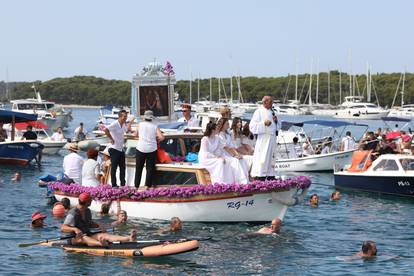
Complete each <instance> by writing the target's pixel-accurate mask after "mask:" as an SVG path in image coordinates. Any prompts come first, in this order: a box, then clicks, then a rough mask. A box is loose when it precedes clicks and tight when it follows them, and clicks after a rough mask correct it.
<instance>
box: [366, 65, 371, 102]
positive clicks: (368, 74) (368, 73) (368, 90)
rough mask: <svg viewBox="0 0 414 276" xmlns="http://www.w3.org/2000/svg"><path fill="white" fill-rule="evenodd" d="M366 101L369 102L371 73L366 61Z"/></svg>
mask: <svg viewBox="0 0 414 276" xmlns="http://www.w3.org/2000/svg"><path fill="white" fill-rule="evenodd" d="M367 102H371V74H370V71H369V64H368V63H367Z"/></svg>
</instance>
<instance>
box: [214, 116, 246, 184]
mask: <svg viewBox="0 0 414 276" xmlns="http://www.w3.org/2000/svg"><path fill="white" fill-rule="evenodd" d="M229 128H230V125H229V120H228V119H227V118H220V119H219V120H218V122H217V129H218V131H220V132H219V137H220V140H221V143H222V147H223V155H224V158H225V159H226V162H228V163H229V164H230V166H231V167H232V169H233V172H234V175H235V179H234V182H236V183H241V184H245V183H248V182H249V164H248V162H247V161H246V160H245V159H244V158H243V156H242V155H240V154H239V153H238V151H237V149H236V147H235V145H234V144H233V142H232V139H231V136H230V134H229V133H228V129H229Z"/></svg>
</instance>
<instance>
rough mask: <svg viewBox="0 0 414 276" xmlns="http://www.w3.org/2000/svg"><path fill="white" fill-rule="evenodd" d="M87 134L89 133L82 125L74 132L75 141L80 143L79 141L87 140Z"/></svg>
mask: <svg viewBox="0 0 414 276" xmlns="http://www.w3.org/2000/svg"><path fill="white" fill-rule="evenodd" d="M87 133H88V131H87V130H86V129H85V127H84V126H83V123H80V124H79V126H78V127H77V128H76V129H75V131H74V134H75V141H77V142H79V141H83V140H85V139H86V134H87Z"/></svg>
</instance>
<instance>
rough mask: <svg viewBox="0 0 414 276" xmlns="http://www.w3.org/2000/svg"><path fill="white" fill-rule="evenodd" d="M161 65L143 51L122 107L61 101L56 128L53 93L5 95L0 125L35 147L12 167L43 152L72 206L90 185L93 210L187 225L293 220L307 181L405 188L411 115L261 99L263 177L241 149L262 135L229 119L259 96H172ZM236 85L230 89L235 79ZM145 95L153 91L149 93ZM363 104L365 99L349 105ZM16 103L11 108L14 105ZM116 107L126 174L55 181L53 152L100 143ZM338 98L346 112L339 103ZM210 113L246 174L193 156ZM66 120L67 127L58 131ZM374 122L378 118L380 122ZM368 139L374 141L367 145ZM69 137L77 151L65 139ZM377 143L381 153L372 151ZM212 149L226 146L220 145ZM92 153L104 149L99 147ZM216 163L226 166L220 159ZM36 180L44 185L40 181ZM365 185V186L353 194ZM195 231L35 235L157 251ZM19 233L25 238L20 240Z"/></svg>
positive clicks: (347, 188) (346, 190) (346, 188)
mask: <svg viewBox="0 0 414 276" xmlns="http://www.w3.org/2000/svg"><path fill="white" fill-rule="evenodd" d="M170 66H171V65H170ZM166 67H168V66H162V65H161V64H160V63H157V62H155V61H154V62H152V63H150V64H149V65H147V66H146V67H145V69H144V71H143V72H140V73H137V74H135V75H134V76H133V81H132V91H131V99H132V101H133V102H132V105H131V107H130V108H125V107H113V106H105V107H102V108H101V109H91V110H89V109H88V110H85V111H81V109H75V110H74V111H71V112H69V113H65V114H67V115H68V116H67V118H70V117H72V116H73V117H74V118H75V120H74V122H72V123H71V122H70V119H68V121H67V123H66V124H67V125H66V126H65V125H64V124H62V123H63V121H60V122H61V123H59V124H58V125H55V127H56V126H58V127H61V131H60V132H59V131H57V129H56V128H53V127H51V124H50V121H48V117H50V116H49V115H47V114H50V115H51V117H53V115H52V114H54V113H53V109H49V108H48V104H52V103H53V102H48V101H44V100H42V99H40V100H39V99H37V100H14V101H13V105H12V106H13V110H4V111H3V112H4V115H2V116H0V117H1V118H2V120H3V122H4V123H5V124H6V125H5V127H4V129H5V131H6V132H7V133H8V134H9V137H14V138H15V139H17V140H19V141H18V142H17V143H26V144H27V145H29V146H30V147H32V148H35V149H38V151H37V152H35V153H34V155H33V157H24V158H23V159H24V160H27V161H25V162H20V161H19V162H18V164H22V165H23V164H27V163H29V162H30V161H31V160H35V161H36V163H34V161H33V162H32V165H30V164H29V165H28V166H27V167H25V168H22V169H24V170H33V168H34V166H33V165H35V164H36V166H39V167H44V164H49V161H48V159H51V160H56V161H57V162H56V161H53V162H56V165H54V166H51V167H49V166H47V169H46V173H48V174H49V176H46V177H45V176H42V177H41V179H42V181H41V183H42V185H41V186H47V187H48V193H49V197H50V196H51V197H52V198H54V199H55V200H57V201H62V200H63V199H68V200H69V202H70V205H71V206H72V208H76V206H77V204H78V200H79V199H78V198H80V197H81V195H82V194H85V193H87V194H89V195H90V196H91V197H92V200H91V205H90V209H91V210H92V211H93V213H94V214H100V213H101V211H102V209H103V207H104V206H107V208H108V210H109V212H110V213H116V212H119V210H121V209H122V210H123V211H124V212H125V213H127V214H128V217H129V218H130V219H131V220H132V221H134V222H135V223H137V222H138V223H140V221H142V222H143V223H149V224H151V222H153V223H155V224H157V225H158V224H163V223H164V222H165V221H169V220H170V219H171V218H174V217H178V218H179V219H180V220H181V221H182V222H183V223H184V224H185V225H189V227H190V228H192V227H193V226H192V224H194V223H195V224H197V223H199V224H202V225H206V227H209V226H208V225H211V224H213V225H216V224H217V223H219V224H217V225H218V226H214V227H217V231H221V229H227V230H225V231H228V230H229V229H228V226H226V224H228V223H232V224H234V223H236V224H241V223H254V224H263V223H267V222H269V221H272V220H274V219H276V218H277V219H279V220H281V221H284V223H285V222H286V221H287V223H291V224H292V225H291V226H290V227H293V228H294V227H299V225H300V223H299V222H298V221H295V219H293V218H294V216H299V217H301V216H303V214H301V213H300V212H304V208H305V209H308V208H310V206H309V205H308V204H307V203H306V201H307V200H308V198H309V197H310V195H311V194H313V193H314V192H316V191H318V193H320V194H322V195H323V194H324V192H325V193H326V191H330V190H332V189H333V190H334V191H341V192H343V195H342V196H343V197H344V198H346V199H341V200H346V201H347V202H348V203H347V204H349V203H350V202H352V195H353V193H357V194H358V193H360V192H363V193H364V192H369V193H374V194H378V193H380V194H391V195H393V196H397V197H398V196H404V197H412V196H413V194H414V193H413V191H411V186H412V184H411V176H410V171H411V167H412V166H411V165H412V164H414V159H413V160H411V159H412V158H411V156H412V155H411V140H412V135H411V130H410V129H409V127H410V124H411V118H407V116H404V118H402V117H401V118H400V117H387V115H388V114H389V113H390V111H389V110H386V109H382V108H379V107H377V106H375V105H373V104H370V103H368V102H363V97H362V96H346V97H345V98H344V103H343V104H342V106H341V107H339V108H337V109H334V108H332V106H328V105H321V104H319V105H318V104H315V105H313V106H312V108H309V106H306V105H303V104H300V103H299V102H298V101H295V100H291V101H289V102H288V103H287V104H283V103H281V102H280V101H278V100H277V99H273V100H274V101H272V102H271V104H270V107H269V109H268V110H269V112H270V113H272V116H274V117H273V118H277V119H272V120H274V124H275V127H277V128H276V129H277V136H275V145H274V149H273V150H272V152H271V154H270V159H269V161H268V162H270V165H271V171H272V172H271V174H269V175H270V177H264V178H263V177H256V176H254V175H252V166H254V164H255V162H262V161H258V160H262V158H261V157H257V158H258V159H256V160H255V157H254V155H250V154H252V152H250V151H247V152H246V151H244V150H246V149H249V148H250V149H251V150H253V151H254V150H257V149H256V146H257V143H259V145H262V144H263V142H257V139H258V135H257V134H255V135H254V134H252V132H251V131H252V130H253V128H250V134H248V133H247V134H243V135H244V136H240V137H239V136H237V135H241V132H240V134H237V133H238V132H236V131H235V130H234V129H235V127H236V126H237V124H239V125H238V126H237V127H238V128H239V129H240V131H241V130H242V128H243V127H245V126H246V125H247V128H245V129H247V130H249V124H253V123H252V120H253V121H254V120H255V119H254V116H257V113H258V112H256V111H257V110H260V109H261V108H263V106H265V104H266V99H265V98H266V97H265V98H264V100H263V101H262V102H258V103H243V102H242V101H239V100H240V99H242V98H243V96H242V95H241V94H240V96H237V98H239V100H236V101H225V100H221V101H219V102H218V103H217V104H216V103H214V102H212V101H197V102H195V103H194V104H190V103H185V102H181V103H180V102H178V101H176V100H177V97H174V95H175V94H176V93H177V92H176V91H175V87H174V86H175V84H176V80H175V76H174V74H169V73H168V72H166V71H165V68H166ZM238 93H241V90H240V91H239V92H238ZM151 95H152V96H154V95H155V96H154V97H153V98H151V97H152V96H151ZM39 98H40V96H39ZM152 101H153V102H154V103H152ZM35 103H36V104H38V103H41V105H42V107H38V106H36V107H34V104H35ZM29 104H32V105H33V106H31V107H30V108H29V107H28V108H26V107H27V106H25V105H29ZM53 104H54V103H53ZM362 106H364V107H363V108H365V109H359V108H362ZM16 108H19V110H18V111H17V110H14V109H16ZM371 108H372V109H371ZM184 109H186V110H189V111H190V114H191V115H190V116H191V118H194V121H192V123H191V126H190V121H189V119H187V118H186V117H185V116H187V115H186V113H185V112H184V113H182V112H181V111H183V110H184ZM29 110H30V111H33V112H29ZM41 110H43V111H44V112H41ZM124 110H126V112H127V114H128V115H127V117H126V122H127V123H131V132H128V133H126V134H125V136H124V143H123V151H124V152H125V160H126V161H125V163H126V168H125V179H126V185H125V186H122V187H111V185H110V184H111V182H112V179H111V173H110V171H106V173H105V181H104V182H102V184H99V185H98V186H91V185H89V184H88V183H87V182H83V181H82V183H70V182H67V181H66V180H67V179H68V178H69V177H68V176H67V175H66V176H63V178H62V176H59V174H61V171H62V157H63V156H67V155H69V154H72V153H73V152H76V153H77V152H78V151H79V150H80V152H79V154H80V155H81V156H82V155H84V154H85V153H82V152H89V150H90V149H99V150H100V151H101V152H104V151H105V149H106V150H107V148H109V147H110V145H111V138H110V137H107V133H106V131H105V130H106V129H107V128H109V126H110V125H111V124H113V123H114V122H115V123H116V122H117V121H118V119H119V116H120V114H121V113H122V112H125V111H124ZM148 110H151V112H152V113H151V114H157V116H154V121H155V123H156V125H157V126H158V127H159V129H160V130H161V131H162V133H163V140H162V141H159V145H158V150H157V151H158V157H157V158H158V163H157V164H156V165H155V174H154V175H153V176H152V182H153V185H154V187H151V188H149V187H147V186H146V184H147V183H146V175H147V174H148V171H147V168H145V167H144V168H143V172H142V177H141V180H140V181H139V184H138V186H137V184H136V181H135V176H136V170H137V160H138V159H136V153H137V147H138V144H139V137H137V133H139V124H140V123H141V122H143V121H145V119H144V118H145V116H147V115H146V113H145V112H146V111H148ZM320 110H325V111H326V113H324V114H321V115H312V114H313V112H314V111H315V112H316V113H315V114H320V113H318V112H320ZM344 110H346V111H344ZM349 110H353V111H352V112H354V111H355V113H352V112H351V113H350V112H349ZM64 112H66V111H64ZM77 112H81V114H82V113H85V112H87V114H92V113H93V112H95V117H93V116H92V117H91V116H90V115H87V116H84V115H78V116H79V117H77ZM260 112H261V111H260ZM330 112H331V113H330ZM341 112H343V113H341ZM270 113H269V114H270ZM44 114H46V116H45V115H44ZM255 114H256V115H255ZM327 114H330V115H327ZM341 114H342V115H341ZM262 115H263V114H262ZM262 115H261V116H262ZM56 116H57V115H56ZM182 116H183V117H182ZM276 116H277V117H276ZM180 117H182V118H183V119H180ZM45 118H46V119H45ZM55 118H56V117H55ZM85 118H88V119H85ZM223 118H224V119H223ZM220 121H222V122H223V121H225V122H226V121H227V122H228V124H229V126H232V127H231V128H229V130H227V132H228V135H229V137H233V138H231V139H235V140H234V142H233V143H234V147H235V149H236V152H238V150H240V155H241V156H242V159H243V160H245V162H247V164H248V170H249V171H248V172H247V174H248V181H247V183H237V182H227V183H226V182H214V181H213V176H212V174H214V173H216V172H215V171H212V169H211V168H210V167H206V166H204V165H203V163H200V159H199V158H200V154H201V152H198V151H197V150H194V148H197V146H198V147H199V145H200V144H201V143H202V140H203V137H205V132H206V129H208V128H209V127H210V126H211V124H212V122H216V123H218V125H220ZM54 122H56V121H54ZM194 122H196V123H194ZM237 122H239V123H237ZM9 124H10V125H9ZM71 124H72V125H71ZM397 125H398V129H397ZM28 127H31V129H33V130H34V131H35V132H36V134H37V139H36V141H34V140H30V139H29V140H27V139H26V140H24V138H21V137H23V134H24V132H25V130H26V132H27V131H28ZM65 128H69V131H67V130H65ZM217 128H218V127H217ZM378 128H381V131H380V132H378ZM374 131H375V135H374V136H372V137H374V138H372V137H371V135H372V134H371V132H372V133H373V132H374ZM79 132H83V134H84V135H80V134H79ZM219 134H220V132H217V135H219ZM259 135H260V132H259ZM56 137H59V139H56ZM237 137H239V138H237ZM371 138H372V139H371ZM22 139H23V140H22ZM236 139H239V140H236ZM370 139H371V140H370ZM4 143H9V145H7V147H9V148H10V147H13V145H11V144H10V143H16V142H14V141H10V142H4ZM374 143H375V144H376V146H375V147H371V146H370V145H372V144H374ZM34 145H37V147H34ZM74 145H75V146H76V151H74V150H73V149H74V148H75V146H74ZM19 146H20V144H19ZM363 148H364V149H363ZM365 148H366V149H365ZM389 148H392V151H393V152H394V153H395V154H389V151H390V149H389ZM40 149H43V154H40V152H41V151H40ZM242 149H243V150H242ZM24 151H25V152H26V151H27V150H24ZM383 151H384V152H385V151H387V154H382V152H383ZM71 152H72V153H71ZM378 152H380V153H381V154H380V155H378ZM0 154H1V153H0ZM13 154H16V156H15V157H12V158H20V157H18V156H17V151H16V152H14V151H13ZM160 154H161V155H160ZM222 154H225V151H223V152H222ZM361 154H362V155H363V157H361V156H362V155H361ZM364 154H365V155H364ZM4 155H5V156H4V160H7V158H10V156H9V153H7V154H4ZM197 156H198V158H197ZM235 156H236V155H234V156H231V157H226V158H228V159H227V160H228V161H227V162H230V163H232V162H233V161H234V160H233V159H231V158H235ZM100 158H103V155H102V154H101V157H100ZM160 158H161V159H160ZM1 159H2V157H1V156H0V160H1ZM232 160H233V161H232ZM240 160H241V159H240ZM358 161H359V162H358ZM6 163H8V161H7V162H6ZM50 168H53V169H50ZM63 168H64V166H63ZM229 168H232V167H229ZM119 170H120V169H119V168H118V172H116V173H115V175H116V179H117V182H118V183H120V182H122V181H121V173H120V171H119ZM225 174H231V172H229V171H228V170H226V171H225ZM321 177H322V179H330V180H329V181H328V182H331V183H330V184H329V188H327V190H326V189H325V190H323V191H322V192H321V190H320V189H321V188H320V187H321V186H319V185H321V183H320V181H321V180H320V178H321ZM223 179H226V177H224V178H223ZM322 181H323V180H322ZM75 182H77V181H75ZM315 185H316V187H315ZM37 190H39V192H41V193H42V192H44V189H41V188H37ZM364 196H366V195H364V194H362V195H361V197H364ZM394 200H397V201H398V199H391V200H390V202H389V203H388V204H392V201H394ZM297 210H301V211H299V212H298V211H297ZM305 213H306V212H305ZM145 227H146V226H145ZM216 234H218V233H216ZM144 236H145V235H144ZM194 236H195V237H194V238H186V237H185V236H184V237H180V238H179V239H176V240H174V239H171V240H169V241H168V242H169V243H170V244H171V245H169V246H168V247H165V246H164V245H163V244H164V241H162V239H157V238H155V239H154V238H153V239H151V237H147V236H146V237H147V238H148V239H149V240H148V242H147V241H142V242H141V243H140V242H137V243H134V244H127V243H125V244H124V245H122V244H120V245H117V244H116V243H115V244H114V245H111V246H109V247H102V248H101V247H88V246H86V247H85V246H81V245H75V246H71V245H66V243H62V242H60V241H50V242H49V241H46V242H43V243H37V245H40V246H45V247H52V248H62V249H64V250H65V251H68V252H72V253H73V252H75V253H83V254H92V255H98V256H99V255H104V256H124V257H128V256H129V257H133V258H137V257H139V258H142V257H148V256H153V257H160V256H164V255H174V254H179V253H187V254H193V253H192V252H193V251H194V252H195V251H196V250H197V251H200V250H201V251H202V250H205V248H206V247H208V243H209V240H210V239H211V237H207V238H205V237H204V238H203V237H202V236H201V237H197V235H194ZM282 237H283V235H282ZM149 241H151V243H149ZM26 245H31V244H24V243H23V244H22V246H26Z"/></svg>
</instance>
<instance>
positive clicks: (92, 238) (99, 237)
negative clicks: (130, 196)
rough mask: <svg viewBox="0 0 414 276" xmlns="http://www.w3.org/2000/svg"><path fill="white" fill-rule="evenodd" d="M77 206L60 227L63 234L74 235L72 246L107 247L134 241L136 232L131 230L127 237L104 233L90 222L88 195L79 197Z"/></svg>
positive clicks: (84, 194) (89, 200)
mask: <svg viewBox="0 0 414 276" xmlns="http://www.w3.org/2000/svg"><path fill="white" fill-rule="evenodd" d="M78 199H79V204H78V205H77V206H76V207H75V208H73V209H71V210H70V211H69V212H68V214H67V216H66V218H65V221H64V222H63V225H62V227H61V230H62V232H64V233H75V235H76V236H75V237H74V238H72V239H71V240H70V241H71V243H72V244H74V245H81V244H84V245H87V246H107V245H108V243H109V242H128V241H135V240H136V235H137V234H136V231H135V230H132V231H131V233H130V235H129V236H118V235H111V234H108V233H106V231H105V230H104V229H103V228H102V227H101V226H100V225H99V224H98V223H96V222H94V221H93V220H92V213H91V210H90V209H89V206H90V205H91V202H92V198H91V196H90V194H89V193H81V194H80V195H79V198H78ZM91 228H100V229H101V232H99V233H95V234H94V233H92V232H91Z"/></svg>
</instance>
